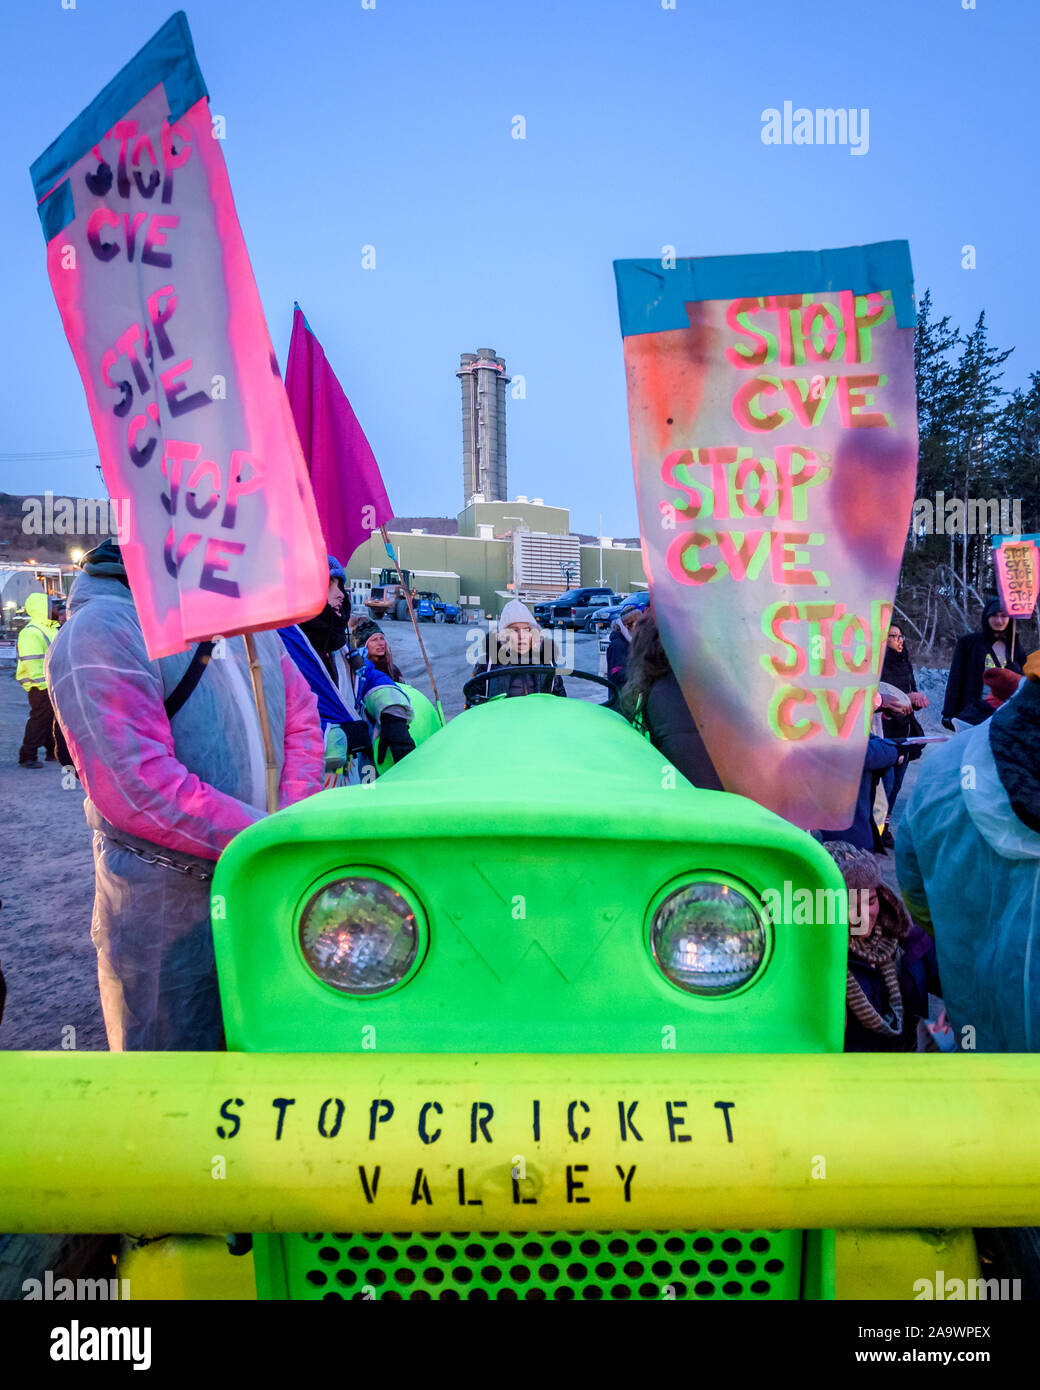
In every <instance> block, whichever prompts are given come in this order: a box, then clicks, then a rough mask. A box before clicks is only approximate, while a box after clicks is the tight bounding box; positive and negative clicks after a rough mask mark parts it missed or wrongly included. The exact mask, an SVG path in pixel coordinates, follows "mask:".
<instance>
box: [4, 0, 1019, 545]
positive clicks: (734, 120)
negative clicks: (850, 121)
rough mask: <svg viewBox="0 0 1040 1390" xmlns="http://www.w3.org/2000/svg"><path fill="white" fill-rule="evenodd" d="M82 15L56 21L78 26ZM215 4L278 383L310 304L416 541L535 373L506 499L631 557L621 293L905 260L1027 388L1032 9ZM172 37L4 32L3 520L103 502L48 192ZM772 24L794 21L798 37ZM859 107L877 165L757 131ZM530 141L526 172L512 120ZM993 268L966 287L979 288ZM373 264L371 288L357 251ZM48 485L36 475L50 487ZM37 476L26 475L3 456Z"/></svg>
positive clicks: (388, 0) (515, 419) (453, 500)
mask: <svg viewBox="0 0 1040 1390" xmlns="http://www.w3.org/2000/svg"><path fill="white" fill-rule="evenodd" d="M66 3H68V0H66ZM977 5H978V8H977V9H976V10H965V9H964V8H963V0H913V3H912V4H908V3H907V2H906V0H843V3H841V4H830V5H826V6H825V5H821V4H820V3H819V2H818V0H784V3H783V4H778V3H776V0H740V3H730V4H720V3H717V0H675V9H674V10H665V9H663V8H662V5H661V0H514V2H513V3H510V4H501V3H484V4H473V3H470V2H469V0H376V5H375V8H374V9H370V10H364V9H362V6H361V0H297V2H296V3H295V4H294V5H288V4H285V3H276V0H248V2H247V0H217V3H213V2H212V0H211V3H208V4H206V5H194V6H193V5H191V4H189V5H187V6H186V12H187V15H188V19H189V22H190V24H191V27H192V32H193V36H194V40H195V47H196V52H197V54H198V58H199V63H200V65H201V68H202V71H203V74H204V76H205V78H206V83H207V86H208V87H209V90H210V101H211V109H212V111H213V112H214V114H219V115H223V116H224V117H225V120H226V127H227V138H226V140H225V141H224V153H225V158H226V160H227V164H228V168H229V171H230V175H231V186H232V189H233V190H234V194H235V199H236V203H237V206H238V212H239V217H240V219H241V222H242V226H243V230H244V232H245V237H246V243H247V245H248V247H249V251H250V255H251V257H252V262H253V268H254V271H255V274H256V278H257V283H258V285H259V288H260V294H261V298H262V300H263V303H264V307H265V310H266V312H267V318H268V324H269V326H270V329H271V335H272V338H273V341H274V344H275V348H276V350H277V352H278V355H279V359H280V361H281V362H282V364H283V366H284V361H285V353H286V350H287V347H288V338H289V331H290V321H291V312H292V304H293V300H294V299H298V300H299V301H300V303H301V305H302V306H303V308H304V310H305V312H306V313H307V316H308V320H309V322H310V324H311V326H312V328H313V329H314V331H315V332H316V333H317V334H318V336H319V337H320V338H321V340H322V342H323V344H324V347H325V349H326V352H327V353H328V355H329V357H330V359H331V361H332V363H333V366H334V367H335V368H336V370H337V372H338V374H339V377H340V380H341V381H342V383H343V386H344V388H345V390H346V392H347V394H348V396H349V397H350V399H351V402H352V404H353V406H354V408H355V410H356V412H357V414H358V417H359V419H360V420H361V422H362V425H363V426H364V428H365V430H366V432H367V434H368V436H369V439H370V441H371V443H372V446H373V448H374V450H375V453H376V456H377V458H378V459H379V461H380V463H381V465H382V469H383V474H384V478H385V480H386V483H387V487H388V490H389V493H390V498H391V501H392V503H393V505H394V508H395V510H396V511H397V513H398V514H400V515H423V514H430V515H454V513H455V512H456V511H457V510H458V508H459V507H460V506H461V504H462V496H461V493H462V481H461V479H462V465H461V447H462V446H461V423H460V398H459V387H458V382H457V380H456V378H455V375H454V372H455V370H456V368H457V366H458V354H459V353H460V352H464V351H474V350H475V349H477V348H478V347H493V348H494V349H495V350H496V351H497V352H498V353H499V354H501V355H502V356H504V357H505V359H506V362H507V365H508V368H509V371H510V372H511V373H522V374H523V376H524V377H525V380H526V392H527V395H526V399H524V400H517V401H514V400H512V399H511V400H510V402H509V410H508V443H509V487H510V493H511V494H512V495H515V494H516V493H517V492H522V493H526V494H527V495H529V496H540V497H544V498H545V499H546V501H548V502H553V503H556V504H558V505H566V506H570V508H571V517H572V524H573V525H574V527H575V528H576V529H578V530H582V531H591V532H594V531H596V530H597V528H598V525H599V516H600V514H601V513H602V517H603V528H604V531H605V533H606V534H608V535H631V534H634V532H635V529H636V521H635V499H634V492H633V485H632V465H631V454H630V451H629V442H628V423H627V408H626V400H625V383H624V371H623V362H622V351H621V337H620V332H619V327H618V315H617V302H616V298H615V292H614V279H613V272H612V268H611V262H612V260H614V259H615V258H619V257H649V256H658V255H660V254H661V248H662V247H663V246H665V245H668V244H672V245H674V246H675V247H676V248H677V253H678V255H680V256H684V255H697V256H700V255H721V254H731V253H742V252H758V251H780V250H791V249H797V250H801V249H816V248H819V247H832V246H844V245H851V244H857V243H861V242H869V241H881V240H888V239H890V238H896V237H906V238H907V239H908V240H909V242H910V247H911V253H912V257H913V262H914V271H915V280H916V285H917V289H918V293H921V292H922V291H923V290H924V289H925V288H927V287H929V286H930V287H931V289H932V292H933V298H934V300H935V302H936V305H937V307H938V308H939V310H940V312H949V313H950V314H951V315H952V316H953V318H954V320H955V321H957V322H959V323H960V324H961V325H962V326H964V327H967V326H970V324H971V323H972V322H973V321H974V319H975V317H976V315H977V314H978V312H979V310H980V309H981V308H985V309H986V310H987V314H988V320H989V323H990V327H991V330H992V337H993V341H994V342H995V343H996V344H998V345H999V346H1002V347H1006V346H1014V347H1015V349H1016V351H1015V353H1014V355H1013V357H1012V358H1011V359H1010V361H1009V363H1008V366H1007V375H1006V383H1007V384H1008V385H1018V384H1023V383H1024V382H1025V380H1026V378H1027V376H1028V373H1029V372H1030V371H1031V370H1035V369H1038V368H1040V326H1038V321H1037V318H1036V315H1035V313H1034V315H1033V317H1032V318H1030V313H1033V299H1034V294H1033V291H1032V285H1031V278H1032V276H1033V275H1034V274H1035V259H1036V250H1035V248H1036V224H1037V207H1036V202H1037V195H1036V189H1035V184H1036V176H1035V168H1036V157H1035V135H1034V131H1033V116H1034V113H1033V110H1032V105H1033V92H1034V88H1035V55H1036V52H1037V49H1038V39H1040V5H1038V4H1036V3H1035V0H977ZM171 12H172V6H171V5H170V4H169V0H163V2H162V3H158V2H157V0H133V3H129V0H128V2H127V3H122V2H121V0H76V8H75V9H71V10H65V9H63V8H62V7H61V0H38V3H36V4H34V5H33V6H31V7H30V6H27V5H23V6H19V7H18V10H17V12H13V13H12V16H11V17H10V18H8V20H7V23H6V25H5V38H6V43H5V52H4V59H3V63H4V69H6V70H5V71H4V72H3V83H2V87H0V90H2V92H3V97H2V98H0V100H2V102H3V110H4V139H3V141H2V143H0V208H2V215H3V226H4V248H5V252H6V265H7V284H6V289H5V311H6V312H5V322H6V327H7V331H6V332H5V333H4V334H3V335H2V341H0V362H2V375H3V380H4V382H5V387H6V389H5V391H4V412H3V418H4V425H5V428H4V431H3V437H2V442H0V455H2V456H3V457H2V459H0V488H2V489H3V490H5V491H10V492H25V491H40V490H42V489H44V488H46V487H50V488H52V489H53V490H54V491H55V492H56V493H58V494H65V493H69V494H76V493H83V494H86V495H89V496H96V495H98V491H99V487H100V479H99V475H98V474H97V472H96V470H95V467H94V463H95V461H96V460H95V459H92V458H90V457H84V458H79V459H66V460H56V461H46V460H43V459H41V458H39V457H38V456H39V455H41V454H46V453H53V452H64V451H76V450H84V451H85V450H90V449H91V448H92V444H93V434H92V431H91V428H90V422H89V417H88V414H87V409H86V404H85V400H84V396H83V391H82V388H81V386H80V383H79V378H78V375H77V373H76V370H75V366H74V363H73V360H72V355H71V353H70V352H69V349H68V346H67V344H66V342H65V338H64V334H63V332H62V329H61V324H60V320H59V317H58V313H57V309H56V308H55V305H54V302H53V298H52V296H51V292H50V287H49V285H48V282H47V276H46V268H45V257H44V243H43V236H42V233H41V230H40V226H39V222H38V220H37V217H36V213H35V208H34V202H33V196H32V188H31V184H30V180H29V175H28V166H29V164H30V162H31V161H32V160H33V159H34V158H35V157H36V156H37V155H38V154H39V153H40V152H41V151H42V150H43V149H44V147H45V146H46V145H47V144H48V143H49V142H50V141H51V140H52V139H53V138H54V137H55V136H56V135H57V134H58V133H59V132H60V131H61V130H62V129H64V127H65V126H66V124H67V123H68V122H69V120H71V119H72V117H73V116H75V115H76V114H77V113H78V112H79V111H80V110H81V109H82V108H83V107H84V106H85V105H87V103H88V102H89V101H90V100H91V99H92V98H93V97H94V95H95V94H96V93H97V91H98V90H99V89H100V87H102V86H103V85H104V84H105V83H106V82H107V81H108V80H109V79H110V78H111V77H112V76H113V75H114V74H115V73H116V72H117V70H118V69H119V68H120V67H121V66H122V65H123V63H125V62H126V60H127V59H128V58H130V57H131V56H132V55H133V54H134V53H135V52H136V51H137V49H138V48H139V47H140V46H141V45H142V44H143V43H144V42H145V41H146V40H147V39H148V38H149V37H150V36H151V34H152V33H154V31H155V30H156V29H158V28H159V26H160V25H161V24H162V23H163V22H164V21H165V19H166V18H167V17H168V16H169V14H170V13H171ZM781 16H782V18H781ZM785 100H790V101H792V102H793V103H794V105H795V106H796V107H797V106H807V107H811V108H815V107H817V106H820V107H844V108H857V109H859V108H864V107H866V108H869V113H870V114H869V135H870V144H869V150H868V152H867V153H866V154H864V155H854V154H852V153H851V151H850V149H849V148H847V147H846V148H842V147H840V146H830V147H827V146H822V147H820V146H812V145H808V146H779V147H777V146H767V145H764V144H763V143H762V139H761V131H762V119H761V116H762V111H763V110H764V109H765V108H768V107H777V108H782V106H783V103H784V101H785ZM517 115H522V116H523V117H524V119H525V122H526V139H523V140H517V139H513V138H512V135H511V130H512V122H513V118H514V116H517ZM965 244H971V245H973V246H974V247H975V248H976V256H977V269H975V270H964V269H962V267H961V248H962V246H963V245H965ZM364 245H372V246H374V247H375V248H376V268H375V269H374V270H364V269H362V266H361V248H362V247H363V246H364ZM34 455H35V456H37V457H33V456H34ZM12 456H18V457H12Z"/></svg>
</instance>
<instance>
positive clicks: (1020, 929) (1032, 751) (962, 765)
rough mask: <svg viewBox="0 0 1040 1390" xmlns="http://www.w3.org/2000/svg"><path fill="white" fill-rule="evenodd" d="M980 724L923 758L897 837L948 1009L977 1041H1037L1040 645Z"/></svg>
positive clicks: (903, 875) (913, 907)
mask: <svg viewBox="0 0 1040 1390" xmlns="http://www.w3.org/2000/svg"><path fill="white" fill-rule="evenodd" d="M1025 674H1026V676H1027V678H1028V679H1026V680H1023V681H1021V682H1020V683H1019V686H1018V689H1017V690H1016V691H1015V693H1014V694H1013V695H1012V697H1011V699H1010V700H1008V701H1006V702H1005V703H1004V704H1003V705H1001V707H1000V708H999V709H998V710H997V711H996V712H995V713H994V714H993V715H992V717H991V718H990V719H987V720H986V721H985V723H983V724H979V725H977V726H976V727H975V728H972V729H970V730H968V731H967V732H965V733H962V734H959V735H958V736H957V737H956V738H952V739H950V741H949V742H948V743H946V744H944V745H942V746H940V747H937V748H936V749H935V751H934V752H932V753H931V754H929V756H928V757H926V758H925V759H924V760H923V761H922V763H921V767H920V772H919V774H918V777H917V785H916V786H915V787H914V790H913V793H912V794H911V797H910V801H909V805H908V806H907V809H906V812H905V814H904V816H903V821H902V825H901V828H900V835H899V837H898V839H897V841H896V873H897V875H898V878H899V887H900V890H901V892H902V894H903V899H904V901H905V902H906V905H907V907H908V908H909V909H910V911H911V913H912V914H913V916H914V918H915V919H916V920H917V921H918V922H920V923H921V924H922V926H924V927H926V928H928V929H929V930H930V931H931V932H932V933H933V935H934V937H935V944H936V950H937V951H938V956H939V970H940V973H941V974H942V979H943V985H944V997H945V1000H946V1009H947V1013H948V1015H949V1018H950V1022H951V1024H952V1025H953V1028H954V1031H955V1033H956V1034H957V1036H958V1038H959V1039H962V1040H963V1038H965V1037H967V1036H969V1034H966V1033H965V1032H964V1030H966V1029H970V1030H971V1033H970V1037H971V1042H970V1043H969V1044H968V1045H969V1046H973V1047H975V1048H976V1049H977V1050H978V1051H980V1052H1037V1051H1040V911H1038V910H1037V904H1038V903H1040V652H1034V653H1033V654H1032V655H1031V656H1030V657H1029V659H1028V660H1027V661H1026V662H1025Z"/></svg>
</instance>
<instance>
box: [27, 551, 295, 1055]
mask: <svg viewBox="0 0 1040 1390" xmlns="http://www.w3.org/2000/svg"><path fill="white" fill-rule="evenodd" d="M83 570H84V573H83V574H82V575H80V576H79V577H78V578H77V580H76V582H75V584H74V585H73V588H72V592H71V594H70V596H69V611H70V617H69V621H68V622H67V623H66V624H65V626H64V627H63V628H62V629H61V631H60V632H59V633H58V635H57V637H56V638H55V639H54V642H53V644H52V646H51V648H50V651H49V653H48V657H47V667H46V670H47V679H48V684H49V686H50V690H51V694H52V699H53V701H54V707H55V710H56V713H57V717H58V722H59V723H60V725H61V728H62V730H63V731H64V734H65V737H66V739H67V741H68V745H69V750H70V753H71V755H72V759H73V762H74V764H75V767H76V771H77V772H78V774H79V776H80V780H81V781H82V783H83V787H84V790H85V791H86V794H87V799H86V802H85V811H86V817H87V824H88V825H89V826H90V827H91V829H92V830H93V831H94V867H95V899H94V915H93V922H92V927H91V936H92V938H93V940H94V944H95V946H96V947H97V952H98V981H99V985H100V989H101V1004H102V1009H103V1012H104V1016H105V1029H106V1032H107V1034H108V1044H109V1047H110V1048H111V1050H112V1051H113V1052H122V1051H141V1050H160V1051H175V1052H176V1051H207V1050H213V1049H216V1048H219V1047H220V1046H221V1045H222V1039H223V1025H222V1020H221V1011H220V1000H219V996H218V992H217V976H216V968H215V965H214V960H213V937H212V930H211V927H210V900H209V891H210V889H209V885H210V879H211V878H212V875H213V864H214V861H215V860H216V859H217V857H218V856H219V854H220V852H221V850H223V849H224V847H225V846H226V845H227V844H228V843H229V841H230V840H232V839H233V838H234V836H235V835H236V834H237V833H238V832H239V831H240V830H242V829H244V828H245V827H246V826H247V825H251V824H252V823H253V822H254V821H256V820H259V819H260V818H261V817H262V816H263V815H264V804H265V790H264V755H263V749H262V744H261V733H260V727H259V719H258V715H257V709H256V705H255V704H254V702H253V699H252V696H251V694H250V688H249V683H250V673H249V666H248V661H247V658H246V654H245V649H244V642H243V639H242V638H232V639H228V640H227V641H226V642H224V643H222V644H221V645H218V646H217V647H216V648H215V649H214V651H213V657H212V659H211V660H209V661H208V663H206V662H204V661H202V660H200V659H199V658H198V657H197V655H196V653H195V651H188V652H182V653H180V654H178V655H176V656H167V657H163V658H161V659H160V660H158V661H150V660H149V659H148V653H147V651H146V650H145V644H144V637H143V634H142V631H141V624H140V620H139V618H138V615H137V610H136V608H135V605H134V600H133V597H132V596H131V593H130V589H129V585H128V582H127V577H126V570H125V567H124V565H123V560H122V555H121V553H120V549H119V546H118V545H116V544H115V542H113V541H111V540H107V541H105V542H104V543H103V544H102V545H100V546H98V547H97V548H96V549H95V550H92V551H91V552H90V553H89V554H88V555H87V556H86V558H85V560H84V561H83ZM256 643H257V648H258V651H259V653H260V656H261V661H262V667H263V690H264V695H265V699H266V705H267V713H268V718H269V721H270V725H271V730H272V734H273V738H274V742H275V747H276V750H277V758H278V773H279V782H278V804H279V806H288V805H290V804H292V803H293V802H295V801H299V800H301V799H302V798H303V797H305V796H309V795H311V794H312V793H313V792H316V791H318V790H320V788H321V775H322V746H321V731H320V727H319V724H318V718H317V713H316V709H315V701H314V696H313V695H312V694H311V692H310V691H309V690H308V688H307V685H306V682H305V681H304V680H303V679H302V677H301V676H300V675H299V673H298V672H297V671H296V669H295V667H294V666H293V664H292V662H291V661H290V660H289V658H288V657H287V656H286V655H285V654H284V653H283V651H282V649H281V645H280V643H279V642H278V639H277V637H276V636H275V635H274V634H273V633H260V634H258V636H257V638H256ZM216 910H218V911H219V904H218V905H217V907H216Z"/></svg>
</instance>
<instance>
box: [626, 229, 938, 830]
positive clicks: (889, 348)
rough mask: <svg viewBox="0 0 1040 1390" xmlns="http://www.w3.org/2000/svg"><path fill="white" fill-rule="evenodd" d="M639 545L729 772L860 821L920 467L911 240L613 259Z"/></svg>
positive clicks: (761, 789)
mask: <svg viewBox="0 0 1040 1390" xmlns="http://www.w3.org/2000/svg"><path fill="white" fill-rule="evenodd" d="M615 274H616V278H617V286H618V302H619V307H620V312H621V331H622V335H623V338H624V350H625V368H626V375H627V381H628V400H629V424H630V431H631V438H632V456H633V462H634V466H635V479H636V495H637V500H638V505H639V517H640V534H641V536H642V545H643V560H644V564H645V567H646V573H647V577H648V579H649V581H650V591H651V595H652V598H653V603H654V609H655V611H656V614H657V620H658V624H659V626H660V630H661V636H662V639H663V641H664V645H665V650H666V651H667V653H668V656H669V659H670V661H671V663H672V666H673V668H674V670H675V672H676V675H677V677H678V679H679V681H680V684H681V685H682V689H683V694H684V695H685V698H686V701H687V703H688V704H689V706H690V710H691V712H692V714H693V716H694V718H695V720H696V721H697V725H698V728H699V729H700V731H701V734H702V736H703V738H704V741H705V744H706V746H707V749H708V752H709V754H710V755H711V758H712V761H713V762H714V764H715V766H716V768H717V770H718V773H719V776H720V778H721V779H722V782H723V785H724V786H725V787H726V789H727V790H728V791H732V792H738V793H741V794H742V795H744V796H748V797H751V798H753V799H754V800H756V801H758V802H760V803H761V804H762V805H764V806H768V807H769V808H770V809H771V810H773V811H776V812H777V813H779V814H780V815H782V816H786V817H787V818H788V819H790V820H792V821H794V822H795V823H796V824H798V825H802V826H804V827H806V828H819V829H830V830H839V829H844V828H846V827H848V826H850V825H851V823H852V819H853V810H854V806H855V801H856V795H857V790H858V787H859V783H860V777H861V774H862V772H863V764H864V755H865V750H866V742H867V736H868V733H869V728H870V719H871V714H872V696H873V692H874V690H875V689H876V687H877V682H878V674H879V671H880V667H881V661H882V658H883V654H884V645H885V636H886V633H887V630H888V624H889V620H890V618H891V614H892V603H893V599H894V596H895V589H896V583H897V580H898V576H899V566H900V562H901V559H902V553H903V545H904V540H905V537H906V533H907V527H908V524H909V520H910V513H911V508H912V505H913V500H914V486H915V480H916V474H917V416H916V404H915V392H914V355H913V338H914V334H913V325H914V307H913V288H912V275H911V268H910V253H909V247H908V246H907V244H906V242H901V241H899V242H882V243H878V244H876V245H872V246H862V247H852V248H846V249H842V250H834V251H819V252H790V253H784V254H779V255H762V256H727V257H709V258H704V259H688V260H676V259H675V258H667V259H666V260H664V261H661V260H636V261H616V262H615Z"/></svg>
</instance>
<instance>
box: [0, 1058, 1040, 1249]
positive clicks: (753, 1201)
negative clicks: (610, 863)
mask: <svg viewBox="0 0 1040 1390" xmlns="http://www.w3.org/2000/svg"><path fill="white" fill-rule="evenodd" d="M1038 1223H1040V1056H1036V1057H1034V1056H972V1055H965V1054H958V1055H956V1056H952V1057H951V1056H942V1055H938V1054H937V1055H934V1056H933V1055H924V1056H918V1055H911V1056H883V1057H873V1056H842V1055H837V1056H729V1055H725V1056H723V1055H717V1054H715V1055H703V1056H696V1055H682V1054H669V1055H667V1056H648V1055H639V1056H627V1055H626V1056H605V1055H583V1056H544V1055H524V1056H517V1055H497V1056H496V1055H487V1056H480V1057H468V1056H454V1055H437V1054H427V1055H423V1056H417V1055H385V1056H381V1055H379V1054H378V1053H369V1054H322V1055H309V1054H308V1055H304V1054H290V1055H273V1054H264V1053H249V1054H245V1053H122V1054H109V1053H6V1054H0V1230H3V1231H9V1232H16V1231H48V1232H51V1231H53V1232H60V1231H78V1232H90V1231H113V1230H115V1231H119V1230H123V1231H134V1232H146V1231H153V1232H157V1231H163V1232H176V1231H213V1230H228V1231H253V1232H257V1231H310V1230H333V1231H336V1230H338V1231H351V1230H360V1231H371V1230H390V1231H393V1230H469V1229H473V1230H568V1229H570V1230H582V1229H593V1228H594V1229H597V1230H626V1229H627V1230H632V1229H644V1230H661V1229H675V1228H681V1229H700V1228H707V1229H715V1230H719V1229H737V1230H749V1229H756V1228H764V1229H782V1228H790V1227H834V1226H868V1225H869V1226H872V1227H880V1226H904V1227H905V1226H915V1227H920V1226H947V1227H956V1226H971V1225H977V1226H1020V1225H1034V1224H1038Z"/></svg>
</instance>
